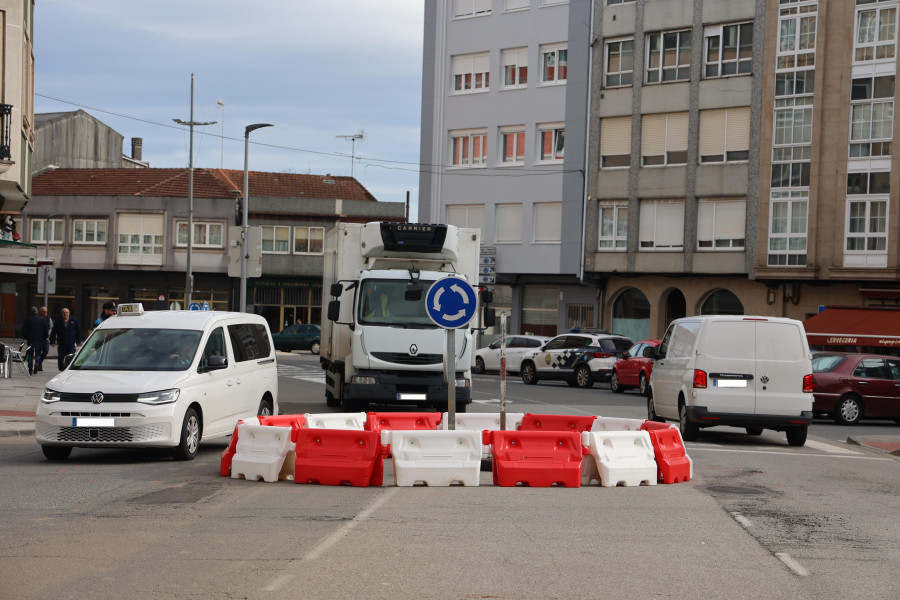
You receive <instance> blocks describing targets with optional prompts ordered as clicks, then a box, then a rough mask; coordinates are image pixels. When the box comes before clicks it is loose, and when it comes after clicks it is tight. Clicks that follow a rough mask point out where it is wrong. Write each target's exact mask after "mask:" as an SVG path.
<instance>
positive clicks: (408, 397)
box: [397, 394, 428, 400]
mask: <svg viewBox="0 0 900 600" xmlns="http://www.w3.org/2000/svg"><path fill="white" fill-rule="evenodd" d="M427 399H428V396H426V395H425V394H397V400H427Z"/></svg>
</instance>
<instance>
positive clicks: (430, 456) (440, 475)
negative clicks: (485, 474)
mask: <svg viewBox="0 0 900 600" xmlns="http://www.w3.org/2000/svg"><path fill="white" fill-rule="evenodd" d="M381 443H382V444H383V445H387V444H390V447H391V448H392V450H393V456H394V461H393V466H394V485H398V486H413V485H415V484H416V483H423V484H425V485H427V486H449V485H453V484H459V485H464V486H477V485H478V484H479V482H480V479H481V475H480V473H481V445H482V444H481V434H480V433H479V432H478V431H466V430H460V431H443V430H417V431H401V430H393V431H391V430H383V431H382V432H381Z"/></svg>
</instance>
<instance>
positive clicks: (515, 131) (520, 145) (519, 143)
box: [500, 127, 525, 165]
mask: <svg viewBox="0 0 900 600" xmlns="http://www.w3.org/2000/svg"><path fill="white" fill-rule="evenodd" d="M524 161H525V128H524V127H503V128H501V129H500V164H503V165H521V164H523V163H524Z"/></svg>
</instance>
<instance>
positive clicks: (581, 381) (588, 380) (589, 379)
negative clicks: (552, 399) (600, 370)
mask: <svg viewBox="0 0 900 600" xmlns="http://www.w3.org/2000/svg"><path fill="white" fill-rule="evenodd" d="M575 385H577V386H578V387H580V388H590V387H594V378H593V376H591V368H590V367H588V366H587V365H579V366H578V367H576V368H575Z"/></svg>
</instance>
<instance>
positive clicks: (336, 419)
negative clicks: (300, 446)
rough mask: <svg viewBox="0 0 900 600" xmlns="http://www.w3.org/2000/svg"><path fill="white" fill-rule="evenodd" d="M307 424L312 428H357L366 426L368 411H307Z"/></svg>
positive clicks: (360, 428) (362, 428) (361, 428)
mask: <svg viewBox="0 0 900 600" xmlns="http://www.w3.org/2000/svg"><path fill="white" fill-rule="evenodd" d="M304 416H305V417H306V426H307V427H309V428H310V429H355V430H358V431H362V430H364V429H365V428H366V413H364V412H359V413H306V414H305V415H304Z"/></svg>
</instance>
